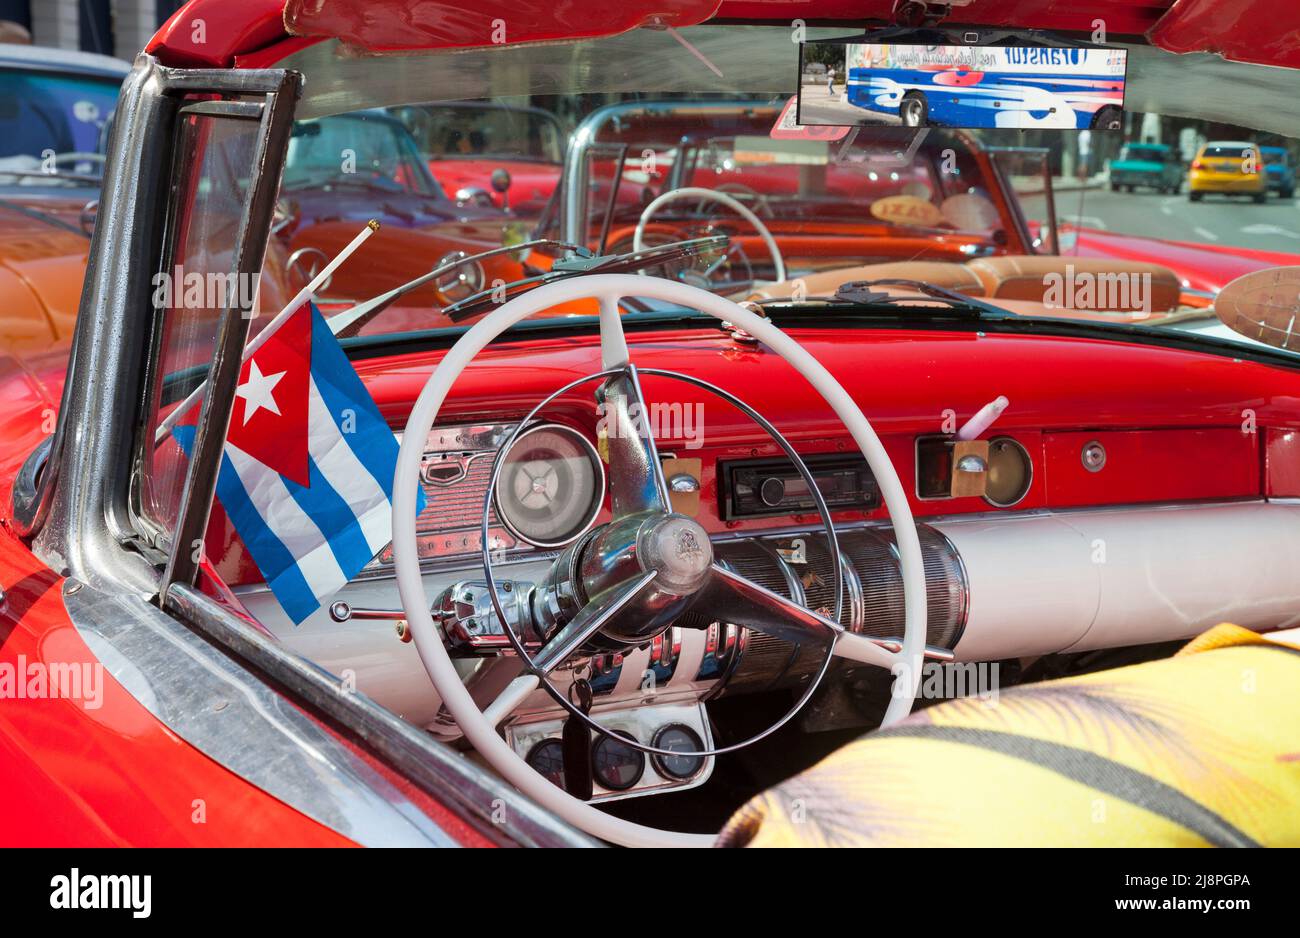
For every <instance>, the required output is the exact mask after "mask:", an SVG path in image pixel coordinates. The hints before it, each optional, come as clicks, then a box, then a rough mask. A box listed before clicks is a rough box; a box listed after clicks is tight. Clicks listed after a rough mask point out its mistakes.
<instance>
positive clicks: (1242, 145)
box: [1187, 140, 1268, 202]
mask: <svg viewBox="0 0 1300 938" xmlns="http://www.w3.org/2000/svg"><path fill="white" fill-rule="evenodd" d="M1187 189H1188V197H1189V198H1190V199H1191V200H1192V201H1193V202H1199V201H1201V199H1202V198H1203V197H1204V196H1205V194H1206V193H1207V192H1221V193H1223V194H1224V195H1248V196H1251V197H1252V198H1254V200H1255V201H1256V202H1264V201H1266V200H1267V199H1268V174H1267V173H1266V172H1265V171H1264V155H1263V154H1262V153H1261V152H1260V149H1259V147H1258V146H1256V145H1255V144H1253V143H1246V142H1243V141H1237V140H1220V141H1217V142H1216V141H1212V142H1210V143H1207V144H1205V146H1203V147H1201V151H1200V152H1199V153H1197V154H1196V159H1194V160H1192V168H1191V169H1190V170H1189V171H1188V174H1187Z"/></svg>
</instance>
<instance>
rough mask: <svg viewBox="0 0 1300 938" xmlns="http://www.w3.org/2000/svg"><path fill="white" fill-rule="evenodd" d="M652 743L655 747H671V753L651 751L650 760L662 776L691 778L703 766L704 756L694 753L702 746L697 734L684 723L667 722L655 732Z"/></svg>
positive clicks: (677, 778) (678, 778) (680, 779)
mask: <svg viewBox="0 0 1300 938" xmlns="http://www.w3.org/2000/svg"><path fill="white" fill-rule="evenodd" d="M652 745H653V746H654V747H655V748H656V749H671V750H673V753H674V754H673V755H671V756H663V755H660V754H659V753H657V752H655V753H651V754H650V761H651V762H652V763H653V764H654V767H655V771H656V772H658V773H659V774H660V775H662V776H663V777H664V778H671V779H676V780H678V781H682V780H685V779H688V778H693V777H694V776H696V775H698V774H699V771H700V769H702V768H704V758H703V757H702V756H698V755H694V753H697V752H699V751H700V750H702V749H703V748H704V743H703V742H702V741H701V740H700V737H699V734H698V733H696V732H695V730H693V729H691V728H690V727H689V726H687V725H686V724H684V723H669V724H668V725H667V726H665V727H662V728H661V729H660V730H659V732H657V733H655V738H654V741H653V743H652Z"/></svg>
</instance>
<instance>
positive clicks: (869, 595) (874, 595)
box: [715, 524, 968, 692]
mask: <svg viewBox="0 0 1300 938" xmlns="http://www.w3.org/2000/svg"><path fill="white" fill-rule="evenodd" d="M917 534H918V536H919V538H920V541H921V553H922V558H923V561H924V567H925V582H926V610H927V619H928V621H927V628H926V641H927V642H928V643H929V644H931V645H938V646H941V647H945V648H952V647H954V646H955V645H956V643H957V640H958V638H960V637H961V629H962V626H963V625H964V623H965V619H966V608H967V601H968V589H967V582H966V573H965V569H964V568H963V567H962V563H961V558H960V557H959V556H958V554H957V551H956V549H955V548H954V547H953V546H952V544H951V543H950V542H949V541H948V539H947V538H946V537H944V535H943V534H941V533H940V532H939V531H937V530H935V529H934V528H932V527H929V526H928V525H924V524H919V525H917ZM838 539H839V545H840V552H841V554H842V556H843V559H844V562H845V563H846V565H847V566H848V567H849V568H851V569H850V570H849V571H846V575H845V578H844V601H843V604H842V606H841V611H840V622H841V624H843V625H844V626H845V627H846V628H848V629H851V630H852V631H854V632H861V633H863V634H866V635H874V636H878V637H880V638H902V637H903V577H902V571H901V570H900V568H899V565H898V550H897V548H896V547H895V544H894V532H893V529H892V528H891V527H889V526H887V525H875V526H871V527H866V528H858V529H854V530H848V531H844V532H842V533H840V534H839V536H838ZM715 550H716V551H717V555H718V557H719V560H720V561H721V562H722V563H724V564H725V565H726V566H728V567H729V568H731V569H733V570H735V572H737V573H739V574H741V575H742V576H745V577H748V578H749V579H751V580H753V581H754V582H755V583H758V584H759V585H760V586H763V587H766V588H767V589H770V590H772V591H773V592H775V593H779V594H781V595H782V596H785V597H787V598H794V599H797V600H798V601H799V602H802V603H803V604H804V605H806V606H808V607H809V608H810V609H817V610H819V611H822V612H823V613H824V614H827V615H829V614H830V613H831V612H833V611H834V608H835V607H834V600H833V594H834V582H835V581H834V577H833V576H832V574H831V552H830V546H829V544H828V542H827V540H826V536H825V535H824V534H805V535H800V536H798V537H789V536H782V537H777V538H768V539H761V540H760V539H755V540H744V541H734V542H729V543H723V544H718V545H716V547H715ZM745 634H746V642H745V644H744V645H743V647H742V649H741V655H740V660H739V662H738V664H737V666H736V668H735V670H734V671H733V672H732V674H731V676H730V677H729V678H728V679H727V683H726V691H728V692H730V691H733V690H744V691H755V690H764V689H770V688H774V687H794V686H797V685H798V684H799V683H801V682H802V681H805V680H807V679H808V678H809V677H810V676H811V675H812V674H813V673H815V672H816V670H817V668H818V666H819V665H820V664H821V660H822V656H823V654H824V650H823V649H822V648H821V647H820V646H817V645H813V644H808V645H806V646H803V647H798V646H795V645H792V644H790V643H788V642H783V641H780V640H778V639H774V638H770V637H769V636H766V635H763V634H760V633H757V632H746V633H745Z"/></svg>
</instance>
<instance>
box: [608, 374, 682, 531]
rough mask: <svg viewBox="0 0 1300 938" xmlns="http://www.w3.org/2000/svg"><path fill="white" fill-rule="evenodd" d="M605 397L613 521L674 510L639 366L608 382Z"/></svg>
mask: <svg viewBox="0 0 1300 938" xmlns="http://www.w3.org/2000/svg"><path fill="white" fill-rule="evenodd" d="M603 394H604V406H605V412H604V416H605V420H604V425H605V433H606V436H605V444H606V446H607V447H608V453H609V499H610V507H611V508H612V510H613V513H614V518H615V519H616V520H617V519H619V518H625V517H627V516H628V515H634V514H640V513H643V512H650V511H656V512H668V511H671V510H672V507H671V506H672V502H671V500H670V499H669V497H668V483H667V482H665V481H664V472H663V466H662V464H661V463H660V462H659V449H658V447H656V446H655V439H654V434H653V432H652V431H651V426H650V424H651V421H650V411H649V408H648V407H647V406H646V402H645V396H644V394H642V392H641V381H640V379H639V378H638V377H637V371H636V366H634V365H632V364H628V365H627V367H626V368H625V369H624V370H623V373H622V374H618V375H615V376H614V377H612V378H610V379H609V380H608V381H606V382H605V385H604V388H603Z"/></svg>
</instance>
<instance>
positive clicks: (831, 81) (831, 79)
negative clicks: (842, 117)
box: [826, 66, 835, 97]
mask: <svg viewBox="0 0 1300 938" xmlns="http://www.w3.org/2000/svg"><path fill="white" fill-rule="evenodd" d="M826 93H827V94H828V95H830V96H831V97H834V96H835V68H834V66H831V67H830V68H827V69H826Z"/></svg>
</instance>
